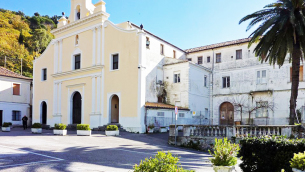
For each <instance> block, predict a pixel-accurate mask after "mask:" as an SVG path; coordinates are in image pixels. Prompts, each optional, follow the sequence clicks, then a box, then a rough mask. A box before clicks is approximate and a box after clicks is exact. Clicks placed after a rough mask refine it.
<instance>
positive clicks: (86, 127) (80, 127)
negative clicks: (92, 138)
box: [76, 124, 91, 131]
mask: <svg viewBox="0 0 305 172" xmlns="http://www.w3.org/2000/svg"><path fill="white" fill-rule="evenodd" d="M76 128H77V130H87V131H89V130H91V129H90V125H89V124H77V126H76Z"/></svg>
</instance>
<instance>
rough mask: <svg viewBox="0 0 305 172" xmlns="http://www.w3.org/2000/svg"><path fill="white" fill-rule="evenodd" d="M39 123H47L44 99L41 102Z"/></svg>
mask: <svg viewBox="0 0 305 172" xmlns="http://www.w3.org/2000/svg"><path fill="white" fill-rule="evenodd" d="M41 123H42V124H47V103H46V102H45V101H43V102H42V103H41Z"/></svg>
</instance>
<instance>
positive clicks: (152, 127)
mask: <svg viewBox="0 0 305 172" xmlns="http://www.w3.org/2000/svg"><path fill="white" fill-rule="evenodd" d="M147 128H149V129H154V128H155V125H154V124H149V125H148V127H147Z"/></svg>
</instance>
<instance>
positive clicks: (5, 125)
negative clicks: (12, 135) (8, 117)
mask: <svg viewBox="0 0 305 172" xmlns="http://www.w3.org/2000/svg"><path fill="white" fill-rule="evenodd" d="M2 127H10V124H9V123H8V122H4V123H3V125H2Z"/></svg>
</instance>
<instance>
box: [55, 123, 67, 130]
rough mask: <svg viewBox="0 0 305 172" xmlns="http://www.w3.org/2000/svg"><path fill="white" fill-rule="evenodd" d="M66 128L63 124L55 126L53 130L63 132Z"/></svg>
mask: <svg viewBox="0 0 305 172" xmlns="http://www.w3.org/2000/svg"><path fill="white" fill-rule="evenodd" d="M66 128H67V125H65V124H55V126H54V129H55V130H65V129H66Z"/></svg>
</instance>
